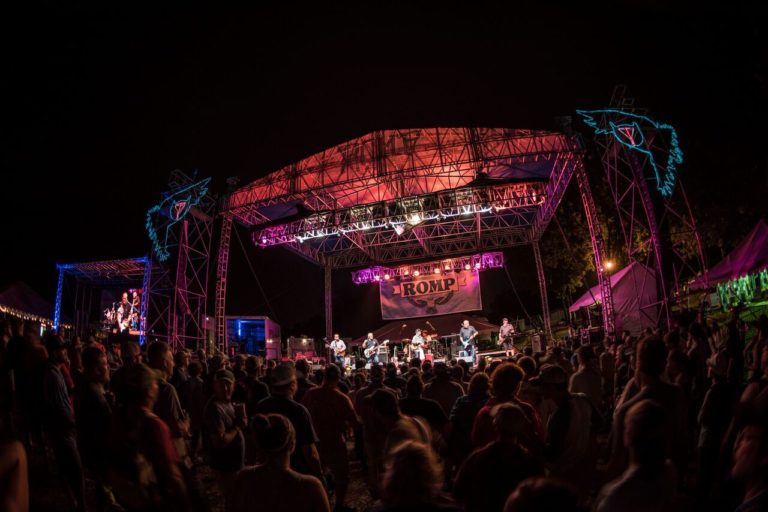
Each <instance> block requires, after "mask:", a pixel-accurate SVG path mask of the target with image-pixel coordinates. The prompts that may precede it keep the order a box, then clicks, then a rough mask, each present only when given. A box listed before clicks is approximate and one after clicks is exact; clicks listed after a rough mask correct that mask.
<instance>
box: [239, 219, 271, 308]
mask: <svg viewBox="0 0 768 512" xmlns="http://www.w3.org/2000/svg"><path fill="white" fill-rule="evenodd" d="M232 231H234V232H235V235H236V236H237V241H238V242H240V248H241V249H242V250H243V254H245V261H246V262H247V263H248V268H250V269H251V274H253V278H254V279H255V280H256V284H257V285H259V291H261V296H262V297H263V298H264V302H265V303H266V304H267V307H268V308H269V314H270V315H272V318H273V319H274V320H275V322H277V315H276V314H275V310H274V309H272V304H271V303H270V302H269V299H268V298H267V294H266V293H264V288H262V287H261V281H259V276H257V275H256V271H255V270H254V269H253V265H251V258H249V257H248V252H247V251H246V250H245V245H244V244H243V240H242V239H241V238H240V233H238V231H237V226H236V225H234V224H233V226H232Z"/></svg>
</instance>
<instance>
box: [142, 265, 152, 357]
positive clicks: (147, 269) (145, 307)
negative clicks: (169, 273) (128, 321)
mask: <svg viewBox="0 0 768 512" xmlns="http://www.w3.org/2000/svg"><path fill="white" fill-rule="evenodd" d="M151 279H152V257H151V256H147V257H146V258H144V280H143V281H142V285H141V286H142V289H141V303H140V304H139V345H144V343H146V341H147V314H148V313H149V298H150V293H149V287H150V286H152V283H151Z"/></svg>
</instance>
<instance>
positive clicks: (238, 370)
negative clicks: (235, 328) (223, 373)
mask: <svg viewBox="0 0 768 512" xmlns="http://www.w3.org/2000/svg"><path fill="white" fill-rule="evenodd" d="M230 371H231V372H232V374H233V375H234V376H235V381H238V380H240V379H243V378H245V377H246V376H247V375H248V374H247V373H246V371H245V355H243V354H237V355H236V356H235V358H234V359H233V364H232V368H230Z"/></svg>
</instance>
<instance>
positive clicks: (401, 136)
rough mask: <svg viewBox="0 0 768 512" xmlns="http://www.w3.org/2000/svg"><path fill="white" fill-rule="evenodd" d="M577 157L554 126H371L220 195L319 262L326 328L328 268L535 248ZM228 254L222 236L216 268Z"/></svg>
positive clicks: (226, 205) (261, 233) (262, 238)
mask: <svg viewBox="0 0 768 512" xmlns="http://www.w3.org/2000/svg"><path fill="white" fill-rule="evenodd" d="M581 154H582V148H581V147H580V146H579V145H578V144H577V143H576V141H575V140H574V139H573V138H572V137H570V136H567V135H564V134H561V133H554V132H539V131H531V130H510V129H504V128H428V129H416V130H386V131H377V132H373V133H369V134H367V135H364V136H362V137H359V138H357V139H353V140H351V141H349V142H346V143H344V144H340V145H338V146H335V147H333V148H329V149H327V150H325V151H322V152H320V153H317V154H315V155H312V156H310V157H308V158H305V159H304V160H301V161H300V162H297V163H295V164H292V165H289V166H287V167H284V168H283V169H280V170H279V171H277V172H274V173H272V174H270V175H268V176H265V177H263V178H260V179H258V180H256V181H254V182H253V183H251V184H249V185H246V186H245V187H242V188H240V189H239V190H237V191H235V192H234V193H232V194H231V195H230V196H229V197H227V198H226V199H225V201H224V202H223V207H222V214H223V215H227V216H230V217H231V219H232V220H233V221H237V222H239V223H241V224H243V225H244V226H246V227H247V228H249V229H251V236H252V239H253V242H254V243H255V244H256V245H259V246H261V247H267V246H273V245H281V246H283V247H285V248H288V249H289V250H291V251H293V252H295V253H296V254H298V255H300V256H302V257H303V258H305V259H307V260H309V261H311V262H313V263H316V264H319V265H321V266H323V267H324V269H325V306H326V334H327V335H330V334H331V331H332V324H331V311H330V304H331V303H330V301H331V292H330V282H331V281H330V275H331V272H332V270H333V269H340V268H354V267H362V266H370V265H381V266H389V265H399V264H402V263H405V264H406V265H408V264H411V263H410V262H418V261H422V262H424V261H436V260H439V261H443V260H445V259H448V258H453V257H460V256H465V255H471V254H477V253H484V252H486V251H492V250H498V249H503V248H507V247H512V246H519V245H529V244H533V243H536V242H538V240H539V239H540V238H541V235H542V233H543V232H544V231H545V229H546V227H547V225H548V224H549V222H550V220H551V219H552V216H553V215H554V213H555V211H556V209H557V207H558V206H559V204H560V201H561V199H562V197H563V194H564V193H565V190H566V188H567V187H568V184H569V183H570V181H571V178H572V176H573V173H574V172H575V170H576V169H577V168H578V167H579V166H580V165H581ZM287 211H292V212H293V215H292V214H291V213H286V212H287ZM228 251H229V244H228V242H226V241H225V240H224V236H223V235H222V242H221V244H220V247H219V268H221V265H222V262H225V261H226V257H227V254H226V253H228ZM224 265H225V266H226V263H224ZM537 271H538V273H539V274H541V275H540V276H539V277H540V279H543V270H542V269H541V268H537ZM225 280H226V270H224V272H217V316H218V315H219V310H221V315H222V317H223V311H224V302H225V296H224V295H225V294H224V293H221V294H219V290H226V284H225V283H223V281H225ZM540 282H542V283H543V281H540ZM542 293H543V294H545V293H546V290H545V289H543V290H542ZM543 304H544V305H545V308H546V305H547V299H546V297H543ZM545 315H546V316H548V311H547V312H545ZM217 336H218V334H217ZM217 339H218V338H217ZM223 342H224V341H223V340H221V341H219V344H222V343H223Z"/></svg>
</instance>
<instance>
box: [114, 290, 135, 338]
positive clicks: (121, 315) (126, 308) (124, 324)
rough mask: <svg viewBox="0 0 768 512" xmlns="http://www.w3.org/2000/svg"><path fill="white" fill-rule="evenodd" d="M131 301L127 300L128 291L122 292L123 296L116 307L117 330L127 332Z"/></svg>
mask: <svg viewBox="0 0 768 512" xmlns="http://www.w3.org/2000/svg"><path fill="white" fill-rule="evenodd" d="M131 309H132V308H131V302H130V301H129V300H128V292H123V298H122V299H121V300H120V302H119V303H118V307H117V326H118V329H119V332H121V333H123V332H128V329H129V328H130V326H131V312H132V311H131Z"/></svg>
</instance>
